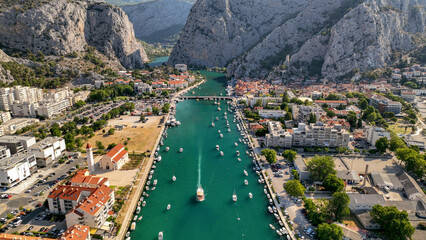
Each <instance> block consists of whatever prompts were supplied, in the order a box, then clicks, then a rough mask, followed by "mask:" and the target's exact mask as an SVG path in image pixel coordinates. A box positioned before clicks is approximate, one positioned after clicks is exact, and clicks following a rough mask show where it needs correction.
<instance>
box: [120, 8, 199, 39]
mask: <svg viewBox="0 0 426 240" xmlns="http://www.w3.org/2000/svg"><path fill="white" fill-rule="evenodd" d="M192 5H193V3H192V2H190V1H188V0H156V1H150V2H146V3H140V4H135V5H126V6H122V7H121V8H122V9H123V10H124V12H126V14H127V15H128V16H129V20H130V21H131V22H132V23H133V27H134V29H135V33H136V37H137V38H139V39H141V40H143V41H146V42H149V43H154V42H161V43H168V42H173V41H174V42H175V41H176V39H177V37H176V36H178V34H179V33H180V32H181V31H182V29H183V27H184V26H185V23H186V18H187V17H188V14H189V11H190V10H191V7H192Z"/></svg>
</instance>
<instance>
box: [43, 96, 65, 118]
mask: <svg viewBox="0 0 426 240" xmlns="http://www.w3.org/2000/svg"><path fill="white" fill-rule="evenodd" d="M70 106H71V102H70V98H65V99H62V100H56V101H49V102H41V103H40V106H39V107H37V108H36V115H38V116H44V117H47V118H51V117H53V116H55V115H58V114H60V113H62V112H63V111H65V110H66V109H67V108H68V107H70Z"/></svg>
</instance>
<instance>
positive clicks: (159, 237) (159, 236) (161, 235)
mask: <svg viewBox="0 0 426 240" xmlns="http://www.w3.org/2000/svg"><path fill="white" fill-rule="evenodd" d="M158 240H163V231H161V232H159V233H158Z"/></svg>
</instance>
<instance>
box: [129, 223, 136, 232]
mask: <svg viewBox="0 0 426 240" xmlns="http://www.w3.org/2000/svg"><path fill="white" fill-rule="evenodd" d="M135 229H136V222H132V225H130V230H132V231H134V230H135Z"/></svg>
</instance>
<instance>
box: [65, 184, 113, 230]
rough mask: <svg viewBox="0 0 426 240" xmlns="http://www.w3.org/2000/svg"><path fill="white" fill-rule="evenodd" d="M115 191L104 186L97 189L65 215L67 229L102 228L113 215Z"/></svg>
mask: <svg viewBox="0 0 426 240" xmlns="http://www.w3.org/2000/svg"><path fill="white" fill-rule="evenodd" d="M114 202H115V198H114V191H113V190H112V189H111V188H109V187H107V186H105V185H103V186H101V187H99V188H97V189H96V190H95V191H94V192H93V193H92V194H91V195H90V196H88V197H87V198H86V199H85V200H84V201H82V202H81V203H79V204H78V205H77V206H76V207H75V208H74V209H73V210H71V211H69V212H68V213H67V214H66V215H65V219H66V222H67V227H70V226H73V225H76V224H83V225H87V226H89V227H91V228H101V227H102V226H103V225H104V223H105V221H106V219H107V218H108V217H109V216H111V215H112V207H113V205H114Z"/></svg>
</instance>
